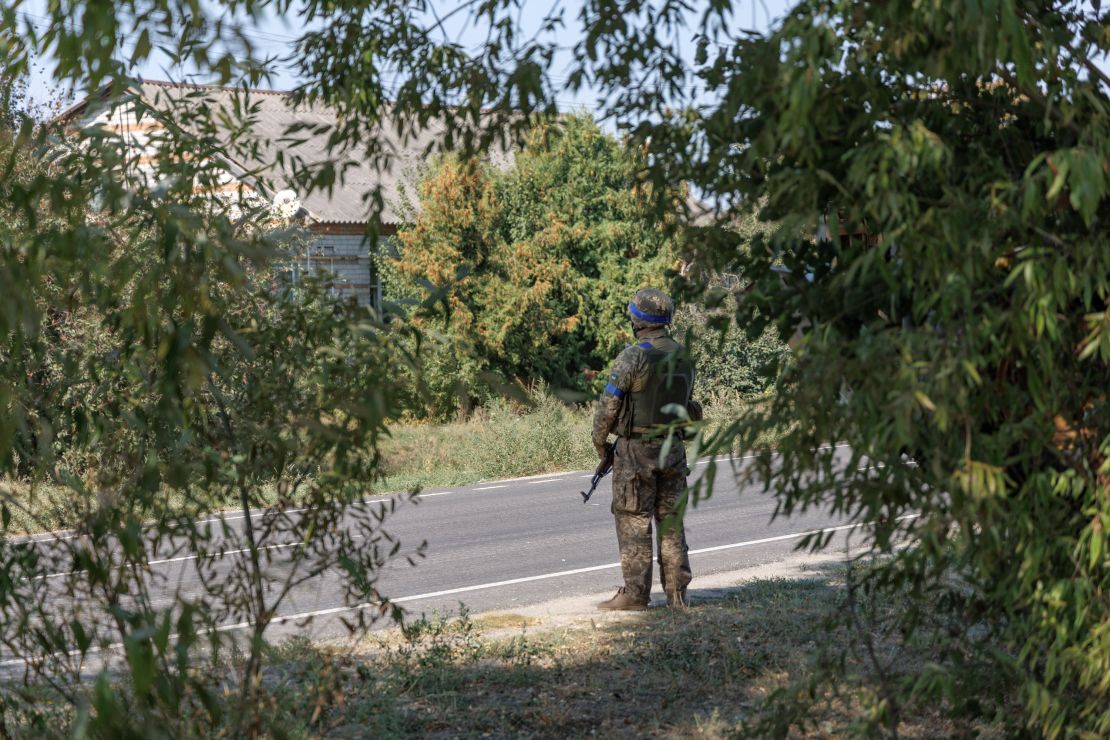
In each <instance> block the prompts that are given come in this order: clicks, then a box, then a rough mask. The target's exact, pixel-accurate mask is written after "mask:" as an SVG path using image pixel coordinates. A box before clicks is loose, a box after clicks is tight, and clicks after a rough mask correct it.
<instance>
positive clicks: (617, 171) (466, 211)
mask: <svg viewBox="0 0 1110 740" xmlns="http://www.w3.org/2000/svg"><path fill="white" fill-rule="evenodd" d="M643 166H644V161H643V158H642V157H641V156H640V155H639V154H638V153H637V152H636V150H634V149H630V148H628V147H626V146H624V145H623V144H621V143H620V142H618V141H617V140H616V139H614V138H613V137H612V136H609V135H606V134H604V133H602V132H601V130H600V129H599V128H598V126H597V124H595V123H594V122H593V121H592V120H591V119H589V118H586V117H583V116H576V117H570V118H567V119H564V120H562V121H560V122H559V123H558V124H552V125H549V126H541V127H539V128H537V129H536V130H535V131H534V132H532V133H531V134H530V135H529V138H528V139H527V142H526V144H525V147H524V149H523V150H522V151H521V152H520V153H519V154H517V156H516V157H515V161H514V163H513V166H512V167H511V168H510V169H508V170H507V171H501V170H498V169H496V168H493V167H480V166H477V165H474V164H466V163H462V162H460V161H458V160H455V159H448V160H445V161H444V162H442V163H441V164H440V165H439V166H438V167H437V168H435V169H433V170H432V171H431V172H430V173H429V175H428V176H427V178H426V179H425V181H424V182H423V184H422V185H421V188H420V205H421V210H420V213H419V216H418V217H417V219H416V221H415V223H414V224H413V226H412V227H411V228H409V229H406V230H405V231H402V232H401V234H400V241H401V243H402V247H401V250H400V256H399V260H398V263H397V270H398V272H399V273H400V274H401V275H402V276H403V277H404V278H406V279H407V281H408V285H409V286H410V287H409V291H410V292H412V291H414V290H420V291H421V293H422V297H423V298H425V299H429V300H438V301H442V303H443V305H444V307H445V318H444V319H443V320H442V321H436V322H435V323H434V324H433V325H432V326H433V327H434V328H435V329H437V330H438V331H440V332H441V333H442V340H443V341H442V342H441V343H440V344H439V345H438V347H437V349H435V350H433V352H432V353H431V357H430V360H429V362H430V365H429V366H428V367H426V370H427V371H428V372H427V377H428V381H429V384H430V386H431V388H430V390H431V397H430V408H429V412H430V413H431V414H432V415H433V416H438V417H442V416H445V415H447V414H449V413H450V412H451V411H453V410H454V409H455V408H457V405H458V404H457V400H458V399H459V397H460V396H461V399H462V402H463V405H464V407H465V406H466V405H467V403H468V402H470V401H474V400H481V399H482V397H483V395H485V394H487V393H488V390H485V389H487V388H488V380H487V379H486V378H487V377H488V374H489V373H494V374H496V375H497V376H500V377H503V378H510V379H514V380H517V381H520V382H522V383H526V384H527V383H531V382H533V381H535V380H543V381H546V382H548V383H550V384H551V385H552V386H554V387H556V388H559V389H572V390H578V391H581V390H585V389H588V388H591V387H592V385H591V382H590V380H591V378H592V376H593V374H594V373H596V372H597V371H599V370H601V369H602V368H604V367H605V366H606V363H608V362H609V361H610V360H611V359H612V358H613V357H614V356H615V355H616V353H617V352H618V351H619V350H620V348H621V347H622V346H623V343H625V342H627V341H630V337H631V333H630V331H629V327H628V326H627V308H626V307H627V303H628V299H629V297H630V296H631V295H632V293H634V292H635V291H636V290H637V289H638V288H640V287H643V286H658V287H668V283H669V282H670V281H671V280H672V279H673V272H671V271H673V269H674V268H675V267H676V266H677V264H678V248H677V242H676V240H675V238H674V237H673V236H669V235H667V234H666V233H665V232H664V230H663V225H662V223H661V222H660V220H659V219H658V218H657V217H656V216H655V215H654V211H653V210H652V209H651V208H650V205H651V202H652V198H653V196H652V195H651V194H650V192H649V189H646V188H645V187H644V186H643V185H642V184H640V183H639V182H638V180H637V175H638V173H639V172H640V170H641V169H642V167H643ZM674 192H676V191H674V190H672V194H673V193H674ZM453 401H455V402H453Z"/></svg>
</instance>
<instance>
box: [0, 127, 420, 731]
mask: <svg viewBox="0 0 1110 740" xmlns="http://www.w3.org/2000/svg"><path fill="white" fill-rule="evenodd" d="M190 114H191V113H190V110H189V109H188V108H186V107H183V108H182V109H181V110H178V111H176V114H175V117H176V118H177V119H178V120H187V119H188V117H189V115H190ZM194 114H195V113H194ZM163 123H164V121H163ZM165 130H166V133H165V134H164V135H162V136H161V137H152V139H153V142H152V144H151V146H152V148H153V150H154V151H155V152H156V153H157V155H158V157H157V159H156V161H157V168H158V170H160V172H157V173H156V174H158V175H162V177H157V178H152V179H154V180H155V182H158V183H159V186H158V187H157V188H151V187H149V185H148V184H147V182H146V181H145V179H144V178H143V177H142V176H141V174H139V168H138V167H136V166H135V165H136V160H137V159H138V157H139V156H140V152H138V151H135V150H129V149H127V148H125V147H122V146H120V142H119V140H118V139H116V138H115V137H113V136H110V135H106V134H104V133H103V132H101V131H95V130H94V131H86V132H77V133H75V134H73V135H72V136H67V135H65V134H64V132H62V131H60V130H58V129H56V128H54V127H52V126H35V125H31V124H28V125H24V126H22V127H21V131H20V133H19V134H18V135H17V136H11V135H5V136H0V166H3V167H5V172H4V177H2V178H0V212H2V216H3V217H2V218H0V222H2V223H0V285H2V287H3V289H4V295H3V297H0V301H3V310H2V311H0V314H2V315H0V336H3V337H4V340H5V341H4V343H3V345H0V408H3V410H4V413H3V414H2V415H0V476H3V477H2V478H0V481H6V480H10V479H11V476H18V477H19V478H20V481H19V486H18V487H19V488H27V487H29V488H30V489H31V490H32V497H31V498H28V497H25V496H22V495H19V494H18V493H17V492H16V491H15V490H11V489H10V488H9V486H8V485H7V484H0V504H2V508H3V513H4V516H3V522H2V529H0V572H2V573H3V574H4V575H3V578H0V644H2V645H3V648H4V660H5V661H11V660H16V661H19V662H21V663H22V664H23V666H25V670H26V676H27V678H28V679H29V680H33V681H39V682H42V683H46V684H49V685H51V686H53V687H55V689H56V690H57V691H58V692H60V694H61V696H62V697H64V699H65V700H66V701H68V702H69V703H70V704H71V705H72V706H74V707H77V708H78V716H77V718H76V720H75V722H76V724H75V725H74V727H73V732H74V733H75V734H77V735H84V734H89V735H96V736H112V737H119V736H144V737H180V736H186V735H190V734H208V732H210V731H215V728H220V727H224V728H228V729H229V731H231V732H232V733H234V734H237V735H249V734H255V733H257V732H258V731H259V728H260V727H261V722H262V716H261V713H262V705H261V703H260V702H261V701H262V698H263V697H262V695H261V694H259V692H258V681H259V672H260V670H261V662H260V656H261V650H262V646H263V645H264V641H265V635H266V631H267V630H268V628H269V627H270V626H271V625H272V624H273V623H274V620H275V619H277V618H278V617H280V615H281V613H282V611H283V610H284V609H285V608H286V605H287V602H288V599H289V595H290V593H292V591H293V590H294V589H295V588H296V587H297V586H298V585H299V584H301V583H303V582H304V581H305V580H309V579H313V578H318V577H320V576H321V575H323V574H325V573H339V574H341V575H340V579H341V580H340V584H339V588H340V589H341V594H342V596H341V598H343V599H346V600H349V601H350V602H351V603H363V602H371V603H374V604H375V605H376V607H379V608H378V609H375V610H374V611H372V612H355V613H354V615H353V616H354V622H356V623H358V624H361V625H365V624H367V623H368V622H370V621H373V620H374V619H376V618H377V617H378V616H379V614H381V615H389V614H391V613H392V610H391V607H390V605H389V603H388V600H387V599H385V597H384V596H382V595H380V594H379V593H378V592H377V590H376V585H375V584H376V580H377V573H378V571H379V570H380V568H381V567H382V565H383V564H384V563H385V562H386V561H388V560H389V559H390V558H391V557H393V556H395V555H398V554H400V553H401V551H400V543H397V542H396V541H395V540H391V541H387V537H388V535H387V533H386V532H385V531H384V529H383V525H382V523H383V521H384V519H385V517H386V516H388V514H389V513H390V511H392V509H393V507H395V506H396V505H397V504H398V503H399V500H398V501H391V502H390V503H389V504H387V505H386V506H385V507H384V508H382V509H381V511H379V512H377V513H376V515H375V516H367V515H365V513H360V510H359V508H358V505H360V504H361V502H362V501H363V499H364V498H365V496H366V495H368V494H369V493H370V487H371V485H372V482H373V481H374V479H375V478H376V477H377V476H378V475H379V473H380V468H381V460H380V456H379V454H378V447H379V443H380V441H381V439H382V438H383V435H384V434H385V423H386V420H387V419H389V418H391V417H395V416H396V415H398V414H399V413H400V411H401V407H400V402H401V399H402V396H401V394H400V391H399V387H398V385H397V384H396V383H395V382H390V380H388V379H391V378H394V377H395V374H394V373H391V372H387V371H385V370H384V368H394V369H396V368H399V367H400V366H402V365H407V366H409V367H410V368H411V367H413V366H415V362H414V361H413V359H412V357H411V355H410V354H408V351H407V350H406V349H405V347H408V346H412V345H413V342H412V340H411V339H410V338H408V336H407V332H406V330H405V329H404V328H403V327H396V328H394V329H393V330H391V331H387V330H386V327H385V324H383V323H382V321H381V320H380V319H378V318H377V317H375V316H373V315H371V314H369V313H367V312H366V311H364V310H361V309H358V308H357V307H355V306H353V305H347V304H336V303H335V302H334V301H331V300H329V299H327V297H326V290H325V288H324V286H322V285H319V284H314V283H312V282H308V283H307V284H306V285H305V286H304V287H303V289H301V290H300V291H299V292H297V293H296V294H294V293H293V292H291V291H288V290H284V289H282V287H281V285H280V281H281V277H280V271H275V268H279V267H280V263H281V260H282V259H283V255H284V254H285V250H287V249H288V248H289V247H290V245H291V244H292V243H293V242H295V241H296V239H297V235H296V234H294V233H290V232H288V231H286V230H283V229H281V228H276V227H277V226H279V225H277V224H275V223H274V222H273V219H272V217H271V215H270V214H269V212H268V209H267V208H265V207H260V206H259V205H258V204H256V203H252V202H250V201H249V200H245V201H242V202H240V203H236V204H234V205H236V206H237V207H238V208H239V213H238V214H234V212H233V210H232V209H231V208H230V206H231V205H233V204H230V203H226V202H223V201H220V200H218V199H214V198H211V197H210V196H209V195H207V189H208V188H211V187H212V186H213V185H214V184H215V183H218V182H219V180H220V178H221V177H222V174H221V171H220V166H219V164H218V161H219V160H218V158H217V151H218V150H217V146H218V147H220V148H221V149H219V151H222V147H225V146H227V142H226V136H225V135H221V136H220V137H217V134H216V132H215V131H209V132H208V133H207V134H205V133H202V134H195V133H189V131H187V130H185V129H183V128H176V127H175V128H167V129H165ZM217 138H220V139H222V140H220V141H219V144H218V145H217V143H216V140H217ZM183 152H188V153H189V156H183V154H182V153H183ZM262 206H264V204H262ZM232 215H237V217H236V218H234V220H233V219H232V218H231V216H232ZM352 358H358V362H357V363H355V362H352ZM368 368H369V369H370V372H368V371H367V370H368ZM374 368H383V370H381V371H380V372H374V371H373V369H374ZM410 374H411V373H410ZM383 378H384V379H386V380H383ZM41 485H48V486H51V487H52V488H54V489H59V488H62V489H65V490H66V505H67V507H68V512H67V519H68V521H70V522H72V525H73V530H74V534H75V535H77V536H74V537H51V536H47V537H45V538H41V539H39V540H33V539H27V538H22V537H12V536H10V534H9V533H10V529H9V528H10V526H11V524H12V521H13V518H12V516H11V514H12V511H13V510H15V511H16V513H18V514H19V517H18V519H19V520H20V521H21V522H32V523H33V524H36V525H38V526H37V527H36V528H37V529H45V528H46V527H45V526H43V523H42V520H41V518H40V517H39V512H38V511H36V509H35V508H34V506H35V501H34V497H33V491H34V489H35V487H37V486H41ZM228 502H234V505H235V506H236V508H237V509H238V510H239V512H240V513H239V514H219V513H217V514H215V515H213V514H212V512H214V511H215V512H218V510H219V509H220V508H222V507H223V506H226V504H227V503H228ZM263 507H265V508H264V509H263ZM201 517H204V518H201ZM420 552H421V548H420V546H419V543H417V544H416V546H409V547H407V548H406V550H405V552H404V554H405V555H406V556H409V557H413V556H419V554H420ZM181 558H184V560H182V561H181V562H183V563H185V567H186V569H187V571H188V572H189V573H190V575H191V578H190V579H189V580H188V581H187V585H184V586H179V587H174V586H172V584H171V583H170V582H171V580H172V579H174V578H177V577H178V575H180V574H174V573H173V572H171V571H170V570H167V568H166V565H167V564H169V563H174V562H178V561H179V560H180V559H181ZM159 564H161V565H159ZM233 625H241V626H239V627H232V626H233ZM229 628H230V629H229ZM232 646H235V649H238V648H240V647H241V648H243V649H244V652H245V654H246V657H245V659H244V665H243V668H242V670H241V671H240V672H238V673H237V674H236V675H233V676H226V677H223V676H221V674H220V672H219V671H218V670H216V669H215V667H216V666H218V665H219V662H218V661H219V660H220V656H221V655H222V654H223V653H224V652H226V651H227V650H229V649H232ZM102 650H103V651H104V652H105V653H106V654H108V655H112V656H118V657H119V658H120V663H119V666H120V670H118V671H115V670H113V671H111V672H109V671H108V670H107V667H105V668H104V670H102V671H101V672H100V673H99V674H98V676H97V678H96V681H95V683H94V684H91V685H90V684H88V683H87V682H85V681H83V680H82V678H81V677H82V675H87V673H88V672H89V670H90V668H93V667H94V666H96V665H97V660H98V658H97V654H98V653H100V652H101V651H102ZM205 664H207V665H208V666H209V667H210V668H212V670H210V671H206V670H203V666H204V665H205ZM106 665H107V664H106ZM94 672H95V669H94ZM223 692H228V693H229V694H230V695H232V696H234V699H232V700H231V703H232V704H233V705H234V710H233V711H232V713H231V714H232V717H231V718H230V719H229V718H228V717H226V716H225V715H224V714H223V709H221V707H220V705H221V703H220V702H219V701H216V700H215V696H216V695H217V694H219V693H223ZM51 716H52V715H51V714H50V708H49V707H39V706H38V704H37V702H36V698H35V696H34V694H33V693H31V692H28V691H26V690H25V687H24V688H20V687H19V686H14V685H13V686H10V687H9V686H8V684H7V683H5V687H4V688H3V690H2V693H0V730H2V731H3V732H4V734H9V733H10V732H11V731H12V730H11V728H10V727H9V719H10V718H14V717H20V718H21V719H20V722H23V723H26V724H28V725H29V726H31V727H34V728H40V729H43V730H45V728H46V726H47V725H48V724H49V722H50V721H51Z"/></svg>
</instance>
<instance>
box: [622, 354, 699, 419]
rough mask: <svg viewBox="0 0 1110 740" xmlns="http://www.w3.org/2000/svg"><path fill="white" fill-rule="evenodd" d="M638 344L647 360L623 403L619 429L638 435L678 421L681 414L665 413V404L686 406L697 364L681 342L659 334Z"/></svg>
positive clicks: (634, 379)
mask: <svg viewBox="0 0 1110 740" xmlns="http://www.w3.org/2000/svg"><path fill="white" fill-rule="evenodd" d="M636 346H638V347H639V348H640V349H641V350H643V353H644V359H645V360H646V362H645V366H644V368H643V370H641V372H640V373H639V374H638V375H637V376H636V377H635V378H633V380H632V388H631V390H630V391H629V392H628V394H627V395H625V397H624V403H623V404H622V405H621V412H620V416H619V418H618V420H617V433H618V434H620V435H621V436H622V437H638V436H640V435H642V434H644V433H646V432H651V431H653V430H655V429H656V428H657V427H659V426H660V425H665V424H670V423H672V422H675V421H679V420H680V417H679V416H676V415H675V414H671V413H664V412H663V407H664V406H667V405H668V404H672V403H675V404H678V405H680V406H683V407H685V406H686V404H687V402H689V400H690V393H691V390H692V389H693V386H694V366H693V364H691V362H690V360H689V359H688V358H687V357H686V353H685V352H684V351H683V348H682V345H681V344H679V343H678V342H676V341H675V340H673V339H671V338H670V337H659V338H658V339H655V340H653V341H644V342H640V343H638V344H637V345H636Z"/></svg>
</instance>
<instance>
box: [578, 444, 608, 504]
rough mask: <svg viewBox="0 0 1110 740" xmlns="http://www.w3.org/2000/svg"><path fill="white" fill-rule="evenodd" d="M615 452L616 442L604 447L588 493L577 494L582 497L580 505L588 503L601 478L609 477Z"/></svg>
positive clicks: (580, 492)
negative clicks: (602, 455) (603, 454)
mask: <svg viewBox="0 0 1110 740" xmlns="http://www.w3.org/2000/svg"><path fill="white" fill-rule="evenodd" d="M616 452H617V443H616V442H610V443H609V444H607V445H606V446H605V457H603V458H602V459H601V462H599V463H598V464H597V469H596V470H595V471H594V477H593V478H592V479H591V480H590V490H589V492H586V491H579V492H578V493H579V494H580V495H581V496H582V503H584V504H585V503H589V501H590V496H593V495H594V489H596V488H597V484H598V483H600V482H601V479H602V478H604V477H605V476H607V475H609V471H611V470H612V469H613V457H614V455H616Z"/></svg>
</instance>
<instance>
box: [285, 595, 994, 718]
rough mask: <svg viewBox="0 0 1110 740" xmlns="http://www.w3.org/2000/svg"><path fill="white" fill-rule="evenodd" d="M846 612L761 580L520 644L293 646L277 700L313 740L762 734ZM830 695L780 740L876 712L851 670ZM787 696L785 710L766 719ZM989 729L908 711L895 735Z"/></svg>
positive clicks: (447, 638) (532, 633) (462, 622)
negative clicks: (770, 701)
mask: <svg viewBox="0 0 1110 740" xmlns="http://www.w3.org/2000/svg"><path fill="white" fill-rule="evenodd" d="M843 606H844V593H843V588H842V587H841V585H840V584H839V583H838V582H837V581H836V577H835V576H831V577H823V578H814V579H811V580H802V581H783V580H771V581H756V582H752V583H749V584H746V585H744V586H741V587H738V588H737V589H736V590H735V591H733V592H732V593H731V594H730V595H729V596H727V597H726V598H723V599H719V600H716V601H712V602H703V603H700V604H695V606H694V607H693V608H691V609H689V610H687V611H684V612H676V611H671V610H666V609H653V610H650V611H648V612H643V613H638V614H627V615H621V616H620V618H618V619H615V620H614V619H605V620H604V621H600V622H599V621H594V620H590V619H584V620H582V621H580V622H578V623H575V624H573V625H572V626H569V627H562V628H558V629H546V630H544V629H538V630H525V629H523V628H522V629H521V631H520V632H519V633H518V634H515V635H511V636H509V637H504V636H501V637H488V636H485V635H483V631H488V630H494V631H497V632H498V633H499V634H501V635H503V634H504V628H505V627H506V626H509V624H508V623H510V622H513V621H514V620H513V619H512V617H513V616H516V615H508V616H506V617H505V618H504V619H498V620H494V621H489V620H484V619H483V620H472V619H470V618H468V617H467V616H465V615H464V616H463V617H461V618H455V619H448V618H444V617H435V618H431V619H422V620H418V621H417V622H415V623H414V624H413V625H412V626H411V627H410V628H408V629H407V630H406V631H405V633H404V634H403V635H393V636H392V637H377V638H372V639H371V640H370V641H368V642H366V643H365V644H363V645H362V647H361V648H360V649H358V650H355V651H353V652H352V651H351V650H349V649H345V650H330V649H329V648H327V647H320V646H313V645H311V644H309V643H307V642H304V641H301V642H297V643H292V644H290V645H288V646H287V647H286V648H284V649H283V652H279V654H278V655H276V656H275V658H276V659H277V661H278V664H279V665H281V666H283V669H282V676H283V678H282V679H281V680H280V681H277V682H276V683H275V684H274V685H273V690H274V691H275V692H276V693H277V695H278V696H279V704H280V705H281V706H285V707H287V709H288V710H289V713H290V714H289V716H288V717H286V718H283V726H284V727H286V728H293V727H297V728H298V729H297V731H296V732H295V733H294V734H295V735H299V736H304V737H308V736H327V737H367V738H369V737H398V736H419V737H430V738H455V737H552V738H554V737H585V736H599V737H629V738H632V737H636V738H640V737H659V738H663V737H667V738H671V737H690V738H723V737H733V736H736V735H737V734H742V733H744V732H749V733H754V734H755V736H763V735H764V734H766V733H767V732H768V730H767V728H769V727H774V726H775V723H776V722H778V721H779V719H780V718H779V717H778V716H777V715H776V712H780V713H781V712H783V711H786V710H793V709H795V708H796V707H795V706H794V704H793V703H792V702H791V701H789V697H790V696H791V693H790V692H789V691H780V690H783V689H787V688H788V687H795V686H798V685H800V684H804V680H805V678H806V677H807V676H808V675H809V674H810V671H811V670H812V669H813V667H814V666H815V665H816V661H818V660H820V659H821V656H823V655H828V654H829V653H830V651H833V650H835V649H836V648H839V647H841V646H843V645H845V640H846V639H847V636H846V634H845V633H844V631H843V630H839V631H836V630H834V631H827V630H826V629H824V627H823V625H824V623H825V619H826V617H828V616H829V615H830V614H831V613H833V612H834V611H835V610H838V609H841V608H843ZM527 621H528V620H527V619H524V618H520V619H519V620H518V621H517V624H520V625H522V626H523V625H525V623H526V622H527ZM886 649H898V648H897V646H894V645H887V646H886ZM305 687H324V688H323V689H322V690H321V691H317V693H315V694H313V693H312V692H306V691H305ZM834 688H835V693H834V692H830V691H829V690H827V689H822V690H821V691H820V692H819V693H818V698H817V701H816V702H815V703H814V705H813V707H812V708H811V710H810V711H809V712H808V713H807V715H808V721H807V722H806V723H805V724H804V725H798V724H793V725H791V724H790V721H789V720H786V722H787V724H786V727H789V728H790V729H789V730H786V731H784V732H782V733H780V732H774V733H773V734H784V735H789V736H806V737H838V736H843V735H844V734H845V733H846V732H847V733H848V734H851V729H852V728H853V726H854V725H855V724H856V723H858V722H860V721H862V720H865V719H866V718H867V717H868V716H869V715H871V714H872V713H873V712H875V710H876V706H877V705H878V701H879V700H878V698H877V688H876V686H875V685H873V683H872V682H871V681H870V679H869V677H868V675H867V671H866V670H865V668H864V667H863V666H861V665H854V664H853V665H850V670H849V678H848V679H847V680H845V681H844V682H843V683H842V685H839V686H836V687H834ZM776 692H780V695H781V696H782V697H786V700H785V701H783V702H781V706H777V705H767V704H766V703H765V702H766V700H767V698H768V697H769V696H772V695H774V694H775V693H776ZM280 697H286V698H284V699H283V698H280ZM768 706H772V707H776V708H775V710H774V711H770V710H769V709H768ZM320 707H323V709H320ZM313 712H316V716H315V718H314V719H313V717H312V713H313ZM856 729H859V728H858V727H856ZM990 729H991V728H990V727H989V726H982V725H974V726H973V725H967V726H962V725H956V724H954V723H952V722H950V721H948V720H946V719H944V718H943V717H942V715H941V714H940V712H939V711H938V710H937V708H935V707H907V708H906V709H905V711H904V714H903V721H902V722H901V724H900V726H899V734H900V735H901V736H902V737H909V738H913V737H918V738H925V737H946V736H952V735H966V734H970V733H972V732H974V733H976V734H982V733H983V732H984V731H989V730H990ZM987 734H989V732H987Z"/></svg>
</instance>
